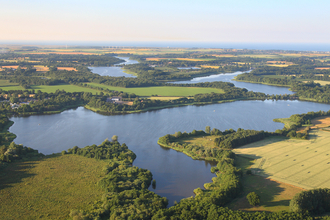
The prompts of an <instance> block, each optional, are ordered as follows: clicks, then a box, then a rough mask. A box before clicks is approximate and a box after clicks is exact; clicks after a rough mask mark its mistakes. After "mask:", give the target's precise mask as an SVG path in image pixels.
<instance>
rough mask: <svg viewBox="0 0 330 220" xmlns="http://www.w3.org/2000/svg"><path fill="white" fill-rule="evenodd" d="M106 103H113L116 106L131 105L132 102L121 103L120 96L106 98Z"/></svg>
mask: <svg viewBox="0 0 330 220" xmlns="http://www.w3.org/2000/svg"><path fill="white" fill-rule="evenodd" d="M106 102H111V103H115V104H118V105H133V102H129V101H122V97H120V96H113V97H109V98H107V100H106Z"/></svg>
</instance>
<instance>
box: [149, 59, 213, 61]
mask: <svg viewBox="0 0 330 220" xmlns="http://www.w3.org/2000/svg"><path fill="white" fill-rule="evenodd" d="M160 60H184V61H211V60H214V59H195V58H146V61H160Z"/></svg>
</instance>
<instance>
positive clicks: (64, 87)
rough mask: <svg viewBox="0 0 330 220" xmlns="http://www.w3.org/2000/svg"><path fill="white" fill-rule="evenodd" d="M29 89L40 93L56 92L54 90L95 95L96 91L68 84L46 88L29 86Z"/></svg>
mask: <svg viewBox="0 0 330 220" xmlns="http://www.w3.org/2000/svg"><path fill="white" fill-rule="evenodd" d="M31 89H34V90H35V91H38V90H40V91H41V92H48V93H50V92H56V90H64V91H66V92H91V93H93V94H96V93H97V92H98V91H97V90H94V89H91V88H86V87H80V86H75V85H69V84H63V85H53V86H47V85H41V86H31Z"/></svg>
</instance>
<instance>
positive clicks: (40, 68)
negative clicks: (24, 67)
mask: <svg viewBox="0 0 330 220" xmlns="http://www.w3.org/2000/svg"><path fill="white" fill-rule="evenodd" d="M34 68H35V69H36V70H37V71H38V72H46V71H48V70H49V68H48V67H46V66H39V65H38V66H37V65H36V66H34Z"/></svg>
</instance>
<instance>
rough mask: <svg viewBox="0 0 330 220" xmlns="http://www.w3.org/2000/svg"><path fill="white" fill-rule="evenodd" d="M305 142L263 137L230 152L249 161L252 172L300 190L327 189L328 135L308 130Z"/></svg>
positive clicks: (328, 170)
mask: <svg viewBox="0 0 330 220" xmlns="http://www.w3.org/2000/svg"><path fill="white" fill-rule="evenodd" d="M309 137H310V139H309V140H298V139H286V138H276V137H272V138H267V139H265V140H262V141H258V142H255V143H252V144H248V145H245V146H243V147H240V148H237V149H235V150H234V152H235V153H236V154H239V155H241V156H244V157H248V158H250V159H254V163H253V165H252V166H251V170H252V173H254V174H257V175H260V176H264V177H269V178H271V179H274V180H277V181H280V182H284V183H288V184H291V185H294V186H298V187H301V188H304V189H313V188H330V175H329V172H330V149H329V144H330V133H329V132H328V131H323V130H320V129H314V130H311V131H310V133H309Z"/></svg>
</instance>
